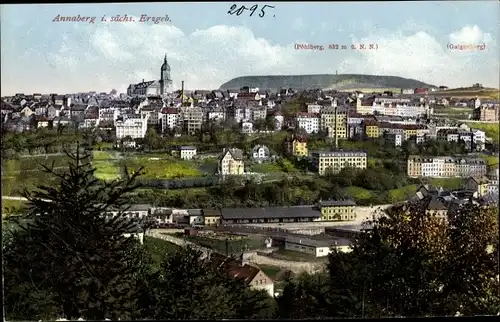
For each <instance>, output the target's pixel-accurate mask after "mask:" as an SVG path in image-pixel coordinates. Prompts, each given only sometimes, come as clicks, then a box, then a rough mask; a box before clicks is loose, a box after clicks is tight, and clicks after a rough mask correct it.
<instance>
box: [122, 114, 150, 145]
mask: <svg viewBox="0 0 500 322" xmlns="http://www.w3.org/2000/svg"><path fill="white" fill-rule="evenodd" d="M139 117H140V118H135V117H134V118H126V119H125V120H117V121H116V122H115V128H116V138H117V139H124V138H126V137H127V136H130V137H131V138H132V139H137V138H141V139H143V138H144V137H145V136H146V131H147V130H148V123H147V115H146V117H144V116H142V115H141V116H139Z"/></svg>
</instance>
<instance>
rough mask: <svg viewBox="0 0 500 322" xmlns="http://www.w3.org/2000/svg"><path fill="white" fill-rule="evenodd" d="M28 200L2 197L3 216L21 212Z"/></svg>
mask: <svg viewBox="0 0 500 322" xmlns="http://www.w3.org/2000/svg"><path fill="white" fill-rule="evenodd" d="M26 205H27V202H26V201H22V200H9V199H3V198H2V218H4V217H8V216H10V215H13V214H14V215H17V214H19V213H21V212H22V211H23V210H24V208H25V207H26Z"/></svg>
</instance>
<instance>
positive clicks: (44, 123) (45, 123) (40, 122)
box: [36, 116, 50, 128]
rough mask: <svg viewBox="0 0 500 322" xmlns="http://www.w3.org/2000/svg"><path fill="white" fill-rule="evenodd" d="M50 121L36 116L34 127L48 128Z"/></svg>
mask: <svg viewBox="0 0 500 322" xmlns="http://www.w3.org/2000/svg"><path fill="white" fill-rule="evenodd" d="M49 124H50V120H49V119H48V118H46V117H45V116H37V118H36V127H37V128H41V127H49Z"/></svg>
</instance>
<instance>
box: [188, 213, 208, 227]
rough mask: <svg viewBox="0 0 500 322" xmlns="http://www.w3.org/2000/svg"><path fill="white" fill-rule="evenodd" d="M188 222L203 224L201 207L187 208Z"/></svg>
mask: <svg viewBox="0 0 500 322" xmlns="http://www.w3.org/2000/svg"><path fill="white" fill-rule="evenodd" d="M187 212H188V216H189V224H190V225H193V226H194V225H204V224H205V218H204V217H203V211H202V209H188V211H187Z"/></svg>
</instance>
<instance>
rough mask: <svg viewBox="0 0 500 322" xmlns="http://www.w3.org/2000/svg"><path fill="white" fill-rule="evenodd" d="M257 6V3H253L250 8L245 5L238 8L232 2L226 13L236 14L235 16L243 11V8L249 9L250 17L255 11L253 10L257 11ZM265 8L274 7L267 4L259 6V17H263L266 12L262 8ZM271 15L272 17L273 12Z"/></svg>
mask: <svg viewBox="0 0 500 322" xmlns="http://www.w3.org/2000/svg"><path fill="white" fill-rule="evenodd" d="M258 8H259V5H257V4H254V5H253V6H251V7H250V8H247V7H245V6H241V7H239V8H238V6H237V5H236V4H233V5H232V6H231V8H229V11H228V12H227V14H228V15H234V14H236V15H237V16H239V15H241V14H242V13H243V12H245V10H249V11H250V17H251V16H253V14H254V13H255V11H257V9H258ZM266 8H271V9H274V6H268V5H263V6H261V7H260V13H259V17H261V18H263V17H264V16H265V15H266V12H265V11H264V9H266ZM273 17H274V14H273Z"/></svg>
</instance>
